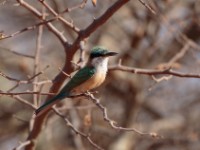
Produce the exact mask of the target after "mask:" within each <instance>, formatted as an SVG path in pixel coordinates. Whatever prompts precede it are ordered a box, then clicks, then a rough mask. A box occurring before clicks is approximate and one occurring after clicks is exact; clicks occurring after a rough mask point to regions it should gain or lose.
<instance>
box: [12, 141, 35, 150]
mask: <svg viewBox="0 0 200 150" xmlns="http://www.w3.org/2000/svg"><path fill="white" fill-rule="evenodd" d="M30 143H31V141H25V142H23V143H20V145H19V146H17V147H15V148H14V149H13V150H21V149H22V148H24V147H25V146H26V145H29V144H30Z"/></svg>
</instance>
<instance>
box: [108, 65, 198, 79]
mask: <svg viewBox="0 0 200 150" xmlns="http://www.w3.org/2000/svg"><path fill="white" fill-rule="evenodd" d="M109 70H111V71H113V70H119V71H124V72H130V73H134V74H144V75H173V76H177V77H181V78H200V74H194V73H183V72H179V71H174V70H172V69H170V68H167V69H164V70H157V69H141V68H134V67H127V66H123V65H121V64H117V65H113V66H110V67H109Z"/></svg>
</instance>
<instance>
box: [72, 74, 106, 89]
mask: <svg viewBox="0 0 200 150" xmlns="http://www.w3.org/2000/svg"><path fill="white" fill-rule="evenodd" d="M105 77H106V72H100V73H95V75H94V76H93V77H92V78H90V79H89V80H87V81H86V82H84V83H82V84H81V85H79V86H78V87H76V88H74V89H73V92H76V93H83V92H86V91H88V90H91V89H94V88H96V87H98V86H100V85H101V84H102V83H103V81H104V80H105Z"/></svg>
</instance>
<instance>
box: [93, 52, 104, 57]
mask: <svg viewBox="0 0 200 150" xmlns="http://www.w3.org/2000/svg"><path fill="white" fill-rule="evenodd" d="M102 56H104V54H100V53H95V54H91V55H90V58H95V57H102Z"/></svg>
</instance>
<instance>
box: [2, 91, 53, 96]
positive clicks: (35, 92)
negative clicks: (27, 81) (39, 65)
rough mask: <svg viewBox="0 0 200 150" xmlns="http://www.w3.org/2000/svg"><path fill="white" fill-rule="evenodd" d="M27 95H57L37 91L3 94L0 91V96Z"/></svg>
mask: <svg viewBox="0 0 200 150" xmlns="http://www.w3.org/2000/svg"><path fill="white" fill-rule="evenodd" d="M26 94H31V95H32V94H37V95H56V93H44V92H43V93H42V92H37V91H27V92H12V93H11V92H2V91H0V95H11V96H12V95H26Z"/></svg>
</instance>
